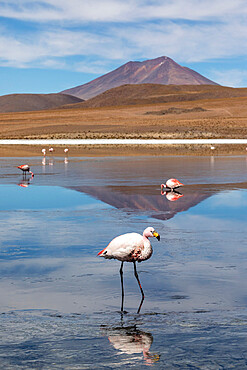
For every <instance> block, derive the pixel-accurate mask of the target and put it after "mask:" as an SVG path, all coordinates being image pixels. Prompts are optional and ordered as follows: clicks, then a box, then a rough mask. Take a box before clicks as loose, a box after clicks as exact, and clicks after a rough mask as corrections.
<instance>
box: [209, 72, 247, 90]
mask: <svg viewBox="0 0 247 370" xmlns="http://www.w3.org/2000/svg"><path fill="white" fill-rule="evenodd" d="M210 76H211V78H212V79H213V80H214V81H217V82H218V83H219V84H220V85H225V86H230V87H246V81H247V71H246V70H238V69H228V70H224V71H217V70H213V71H210Z"/></svg>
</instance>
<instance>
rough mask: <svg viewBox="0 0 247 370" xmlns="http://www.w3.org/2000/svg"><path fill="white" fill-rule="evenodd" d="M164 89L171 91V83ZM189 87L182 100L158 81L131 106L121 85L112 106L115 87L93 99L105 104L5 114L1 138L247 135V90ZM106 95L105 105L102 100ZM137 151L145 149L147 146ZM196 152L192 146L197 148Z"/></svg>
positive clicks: (204, 150)
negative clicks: (207, 89)
mask: <svg viewBox="0 0 247 370" xmlns="http://www.w3.org/2000/svg"><path fill="white" fill-rule="evenodd" d="M153 86H155V85H153ZM132 87H133V86H132ZM132 87H131V89H132ZM124 88H126V87H123V89H124ZM134 88H136V86H134ZM163 88H166V89H167V86H163ZM187 88H188V92H187V100H186V99H182V98H181V96H184V95H186V92H185V91H183V92H182V93H181V87H180V88H178V93H177V94H174V92H172V89H171V94H168V92H167V90H166V93H165V94H164V93H163V95H162V94H161V92H160V90H159V89H160V85H157V89H156V90H155V88H154V87H153V88H152V94H151V93H150V91H149V92H148V90H149V89H147V91H146V92H145V89H143V95H142V97H140V98H139V99H138V101H136V104H131V105H126V103H123V94H122V91H123V89H122V90H121V89H120V88H116V89H120V94H119V95H118V94H115V99H112V106H109V105H108V104H109V94H112V90H110V91H109V92H106V93H103V94H101V96H98V97H95V98H92V99H90V100H91V102H92V101H93V102H94V103H95V100H96V99H98V101H100V105H101V106H100V107H90V100H88V101H86V102H82V103H77V104H73V105H70V106H66V109H65V108H64V107H63V108H60V109H53V110H43V111H32V112H19V113H1V114H0V139H7V138H8V139H14V138H15V139H24V138H25V139H31V138H32V139H41V138H44V139H59V138H64V139H80V138H81V139H85V138H93V139H96V138H109V139H111V138H143V139H148V138H154V139H155V138H157V139H158V138H159V139H168V138H177V139H184V138H206V139H215V138H231V139H233V138H238V139H239V138H242V139H243V138H247V89H230V88H224V87H219V86H211V87H210V88H211V89H216V90H214V93H213V91H211V92H210V91H205V89H206V86H202V87H200V86H196V87H195V89H194V90H193V88H192V87H187ZM198 89H199V92H198ZM200 89H201V90H200ZM113 90H115V89H113ZM150 94H151V95H150ZM104 95H106V100H105V101H106V106H104V103H103V96H104ZM127 95H129V92H128V93H127ZM167 95H169V99H170V101H168V102H160V103H158V102H157V100H155V99H154V101H152V96H156V98H157V97H158V98H159V100H162V99H163V100H164V97H165V96H167ZM125 96H126V94H125ZM172 96H173V98H172ZM189 96H192V98H191V99H192V100H188V99H189ZM180 98H181V99H180ZM124 99H126V98H124ZM133 101H134V99H133V100H132V102H133ZM147 102H148V103H147ZM182 148H183V149H182V152H183V151H186V152H188V151H189V152H190V151H191V150H192V147H182ZM77 149H78V148H77ZM223 149H224V147H223V146H220V147H217V148H216V149H215V153H217V151H219V150H220V152H223ZM81 150H82V148H81ZM83 150H84V151H85V150H86V151H87V152H90V153H92V150H93V149H92V148H88V149H86V148H85V147H84V148H83ZM94 150H95V149H94ZM101 150H103V152H104V150H105V149H102V148H101V149H100V148H98V149H97V150H96V151H97V152H100V151H101ZM114 150H116V152H117V153H118V154H120V153H121V151H122V152H123V153H126V148H122V149H121V148H120V147H118V148H117V149H116V148H115V149H114ZM138 150H140V151H143V152H144V153H145V149H144V148H143V149H141V148H139V149H138ZM149 150H151V151H152V150H153V151H154V152H157V153H160V151H161V152H162V153H165V152H169V153H170V152H171V148H168V147H166V148H164V147H163V148H158V147H155V148H153V149H152V148H151V147H149ZM195 150H196V148H195V147H193V151H195ZM225 150H226V152H232V151H234V152H236V151H238V152H239V150H240V152H243V150H245V146H243V145H242V146H238V147H237V146H231V147H225ZM128 151H130V152H131V151H133V148H129V149H128ZM172 151H173V152H174V151H175V152H176V151H178V152H180V151H181V147H179V148H178V149H176V148H175V147H174V146H172ZM199 151H200V152H202V153H208V151H209V148H208V147H206V146H204V147H203V148H200V150H199Z"/></svg>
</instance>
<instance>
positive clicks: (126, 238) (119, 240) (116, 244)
mask: <svg viewBox="0 0 247 370" xmlns="http://www.w3.org/2000/svg"><path fill="white" fill-rule="evenodd" d="M153 236H154V237H155V238H157V239H158V240H160V236H159V234H158V233H157V232H156V231H155V230H154V228H153V227H147V228H146V229H145V230H144V231H143V235H141V234H138V233H128V234H123V235H119V236H117V237H116V238H114V239H113V240H112V241H111V242H110V243H109V244H108V246H107V247H106V248H105V249H103V250H102V251H101V252H99V253H98V256H100V257H104V258H106V259H112V258H114V259H117V260H119V261H121V262H122V263H121V267H120V271H119V272H120V278H121V288H122V304H121V311H122V312H123V303H124V288H123V263H124V262H125V261H126V262H133V263H134V275H135V277H136V280H137V282H138V285H139V288H140V290H141V294H142V300H141V303H140V306H139V308H138V311H137V313H139V312H140V309H141V306H142V303H143V301H144V298H145V296H144V293H143V290H142V286H141V283H140V280H139V277H138V273H137V270H136V261H137V262H142V261H145V260H147V259H149V258H150V257H151V255H152V253H153V250H152V246H151V243H150V241H149V239H148V238H150V237H153Z"/></svg>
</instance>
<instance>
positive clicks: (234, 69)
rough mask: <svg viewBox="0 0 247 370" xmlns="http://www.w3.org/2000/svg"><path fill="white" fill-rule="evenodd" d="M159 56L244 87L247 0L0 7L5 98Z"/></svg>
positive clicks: (14, 1)
mask: <svg viewBox="0 0 247 370" xmlns="http://www.w3.org/2000/svg"><path fill="white" fill-rule="evenodd" d="M159 56H168V57H170V58H172V59H174V60H175V61H176V62H177V63H179V64H181V65H183V66H187V67H189V68H192V69H194V70H196V71H197V72H199V73H201V74H203V75H204V76H205V77H208V78H210V79H212V80H214V81H216V82H218V83H220V84H222V85H226V86H233V87H247V69H246V62H247V2H246V0H235V1H232V0H203V1H202V0H125V1H123V0H39V1H38V0H6V1H4V0H1V2H0V81H1V84H0V95H4V94H11V93H24V92H26V93H52V92H58V91H61V90H64V89H66V88H71V87H74V86H77V85H81V84H84V83H86V82H89V81H91V80H93V79H94V78H96V77H99V76H101V75H102V74H105V73H107V72H109V71H111V70H113V69H115V68H117V67H119V66H120V65H122V64H124V63H126V62H128V61H130V60H140V61H141V60H145V59H153V58H156V57H159Z"/></svg>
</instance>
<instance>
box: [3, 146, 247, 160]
mask: <svg viewBox="0 0 247 370" xmlns="http://www.w3.org/2000/svg"><path fill="white" fill-rule="evenodd" d="M49 147H50V146H49V145H41V144H40V145H31V144H29V145H25V144H15V145H13V144H12V145H7V144H6V145H1V144H0V157H43V153H42V152H41V150H42V148H45V149H46V150H47V154H46V156H47V157H49V156H50V157H51V156H52V157H57V156H59V157H61V156H65V153H64V149H65V147H67V148H68V149H69V151H68V154H66V156H68V157H70V156H71V157H84V156H85V157H110V156H113V157H117V156H182V155H190V156H212V155H213V156H220V155H246V156H247V146H246V144H219V145H214V149H211V145H209V144H184V145H182V144H180V145H175V144H170V145H169V144H166V145H159V144H155V145H151V144H148V145H144V144H142V145H129V144H128V145H122V144H117V145H116V144H115V145H110V144H108V145H66V144H63V145H53V148H54V152H53V153H50V152H49V150H48V149H49Z"/></svg>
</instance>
